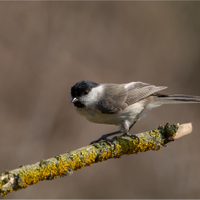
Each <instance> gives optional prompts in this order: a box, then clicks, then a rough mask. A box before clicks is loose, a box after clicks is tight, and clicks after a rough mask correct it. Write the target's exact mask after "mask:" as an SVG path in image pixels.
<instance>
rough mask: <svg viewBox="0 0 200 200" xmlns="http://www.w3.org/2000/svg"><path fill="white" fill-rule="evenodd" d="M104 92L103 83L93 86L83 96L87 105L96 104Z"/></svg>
mask: <svg viewBox="0 0 200 200" xmlns="http://www.w3.org/2000/svg"><path fill="white" fill-rule="evenodd" d="M102 93H103V87H102V86H101V85H99V86H97V87H95V88H92V90H91V91H90V92H89V93H88V94H87V95H86V96H84V98H83V101H84V102H85V105H89V104H94V103H96V102H97V101H98V100H99V97H100V96H101V95H102Z"/></svg>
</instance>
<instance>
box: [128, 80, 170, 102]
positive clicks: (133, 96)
mask: <svg viewBox="0 0 200 200" xmlns="http://www.w3.org/2000/svg"><path fill="white" fill-rule="evenodd" d="M124 87H125V88H126V89H127V90H128V96H127V98H126V101H125V102H126V103H127V104H128V105H131V104H134V103H136V102H138V101H140V100H142V99H144V98H146V97H148V96H151V95H152V94H154V93H156V92H158V91H160V90H164V89H166V88H167V87H166V86H155V85H150V84H148V83H142V82H132V83H128V84H125V85H124Z"/></svg>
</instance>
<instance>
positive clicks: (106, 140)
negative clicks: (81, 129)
mask: <svg viewBox="0 0 200 200" xmlns="http://www.w3.org/2000/svg"><path fill="white" fill-rule="evenodd" d="M100 141H105V142H109V143H111V145H114V148H115V147H116V144H115V141H114V140H113V139H108V138H107V137H106V136H102V137H100V138H99V139H97V140H94V141H92V142H90V145H91V144H94V143H98V142H100Z"/></svg>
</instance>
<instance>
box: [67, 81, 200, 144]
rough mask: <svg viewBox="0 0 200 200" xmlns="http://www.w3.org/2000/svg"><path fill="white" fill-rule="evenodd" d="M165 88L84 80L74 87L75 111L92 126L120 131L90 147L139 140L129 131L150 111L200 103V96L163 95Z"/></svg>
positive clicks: (73, 101) (105, 136)
mask: <svg viewBox="0 0 200 200" xmlns="http://www.w3.org/2000/svg"><path fill="white" fill-rule="evenodd" d="M166 88H167V87H166V86H155V85H151V84H148V83H143V82H140V81H137V82H130V83H125V84H117V83H102V84H98V83H96V82H93V81H89V80H82V81H79V82H77V83H76V84H75V85H73V86H72V87H71V95H70V100H71V103H73V105H74V108H75V110H76V111H77V112H78V113H79V114H80V115H83V116H84V117H86V119H87V120H89V121H90V122H93V123H99V124H111V125H116V126H119V130H118V131H115V132H112V133H107V134H104V135H102V136H101V137H100V138H99V139H97V140H94V141H92V142H91V143H90V144H93V143H96V142H100V141H102V140H105V141H110V142H112V143H113V140H112V139H109V138H108V137H109V136H112V135H115V134H119V133H121V134H122V136H130V137H133V138H138V137H137V136H136V135H134V134H130V133H129V131H130V129H131V128H132V127H133V125H134V124H135V123H136V122H137V121H139V120H140V119H142V118H143V117H145V116H146V113H147V111H148V110H151V109H153V108H156V107H159V106H161V105H163V104H182V103H200V96H192V95H185V94H173V95H166V94H162V93H160V91H161V90H164V89H166ZM138 139H139V138H138Z"/></svg>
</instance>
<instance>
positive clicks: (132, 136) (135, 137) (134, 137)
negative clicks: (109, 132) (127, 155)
mask: <svg viewBox="0 0 200 200" xmlns="http://www.w3.org/2000/svg"><path fill="white" fill-rule="evenodd" d="M122 136H129V137H131V138H132V139H138V144H139V143H140V138H139V137H138V136H137V135H134V134H130V133H124V134H123V135H122Z"/></svg>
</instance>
